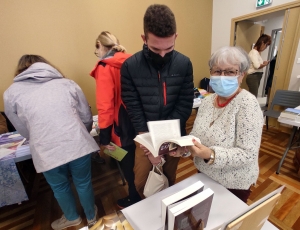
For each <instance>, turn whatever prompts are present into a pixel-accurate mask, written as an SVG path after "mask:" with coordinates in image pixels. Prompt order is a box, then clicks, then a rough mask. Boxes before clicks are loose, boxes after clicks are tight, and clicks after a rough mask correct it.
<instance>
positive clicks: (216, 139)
mask: <svg viewBox="0 0 300 230" xmlns="http://www.w3.org/2000/svg"><path fill="white" fill-rule="evenodd" d="M215 97H216V94H212V95H210V96H207V97H206V98H205V99H204V100H203V101H202V103H201V105H200V107H199V109H198V113H197V117H196V119H195V122H194V126H193V129H192V132H191V134H192V135H194V136H196V137H199V138H200V140H201V143H202V144H203V145H205V146H207V147H209V148H211V149H213V150H214V151H215V161H214V163H213V164H211V165H208V164H206V163H205V162H204V161H203V159H201V158H199V157H194V163H195V166H196V167H197V168H198V169H199V170H200V171H201V172H202V173H205V174H206V175H208V176H209V177H211V178H212V179H214V180H215V181H217V182H219V183H220V184H222V185H223V186H225V187H226V188H229V189H249V187H250V186H251V185H252V184H255V183H256V180H257V178H258V174H259V168H258V152H259V147H260V142H261V134H262V126H263V115H262V111H261V108H260V106H259V104H258V101H257V99H256V98H255V97H254V96H253V95H252V94H250V93H249V92H248V91H246V90H242V91H241V92H240V93H239V94H238V95H237V96H236V97H235V98H234V99H233V100H232V101H231V102H230V103H229V104H228V105H227V106H225V107H224V108H215V107H214V106H213V101H214V99H215ZM212 121H214V123H213V125H212V126H211V127H209V126H210V123H211V122H212Z"/></svg>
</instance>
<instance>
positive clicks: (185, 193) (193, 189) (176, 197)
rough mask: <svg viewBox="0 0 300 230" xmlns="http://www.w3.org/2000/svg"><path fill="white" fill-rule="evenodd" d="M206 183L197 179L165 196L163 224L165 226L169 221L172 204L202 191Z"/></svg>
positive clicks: (162, 205)
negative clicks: (169, 210) (168, 213)
mask: <svg viewBox="0 0 300 230" xmlns="http://www.w3.org/2000/svg"><path fill="white" fill-rule="evenodd" d="M203 188H204V184H203V183H202V182H201V181H197V182H195V183H193V184H191V185H189V186H188V187H186V188H184V189H182V190H180V191H178V192H176V193H174V194H172V195H170V196H168V197H166V198H164V199H163V200H162V201H161V214H162V215H161V216H162V218H161V219H162V225H163V226H165V225H166V224H167V223H168V216H167V209H168V207H171V205H172V204H175V205H176V203H178V202H181V201H183V200H185V199H187V198H189V197H191V196H194V195H196V194H197V193H199V192H202V191H203Z"/></svg>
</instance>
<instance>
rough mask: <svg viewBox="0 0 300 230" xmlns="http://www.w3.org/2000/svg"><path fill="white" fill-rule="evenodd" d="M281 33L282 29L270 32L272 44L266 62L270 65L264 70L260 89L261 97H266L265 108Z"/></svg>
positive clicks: (268, 97)
mask: <svg viewBox="0 0 300 230" xmlns="http://www.w3.org/2000/svg"><path fill="white" fill-rule="evenodd" d="M281 33H282V28H279V29H274V30H272V35H271V37H272V42H271V45H270V48H269V54H268V60H269V61H270V63H269V68H266V72H265V78H264V83H263V88H262V97H265V96H266V97H267V99H266V106H268V104H269V99H270V91H271V87H272V83H273V76H274V70H275V65H276V59H277V51H278V47H279V42H280V36H281Z"/></svg>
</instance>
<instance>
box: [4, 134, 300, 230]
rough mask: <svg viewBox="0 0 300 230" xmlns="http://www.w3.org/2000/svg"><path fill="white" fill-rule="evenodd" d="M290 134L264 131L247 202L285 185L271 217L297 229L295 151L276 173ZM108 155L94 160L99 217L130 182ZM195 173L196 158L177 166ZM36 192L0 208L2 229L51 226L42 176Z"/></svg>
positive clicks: (299, 198)
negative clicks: (102, 161)
mask: <svg viewBox="0 0 300 230" xmlns="http://www.w3.org/2000/svg"><path fill="white" fill-rule="evenodd" d="M288 138H289V135H288V134H286V133H282V132H279V131H277V130H275V129H271V128H270V129H269V130H268V131H266V130H264V131H263V137H262V144H261V148H260V155H259V165H260V175H259V179H258V181H257V184H256V186H255V187H253V188H252V194H251V196H250V199H249V202H248V203H249V204H251V203H252V202H254V201H256V200H257V199H259V198H260V197H262V196H264V195H265V194H267V193H269V192H271V191H273V190H275V189H276V188H278V187H279V186H281V185H286V188H285V189H284V191H283V194H282V196H281V198H280V201H279V203H278V204H277V205H276V206H275V208H274V210H273V212H272V214H271V215H270V218H269V220H270V221H271V222H272V223H273V224H274V225H276V226H277V227H278V228H279V229H284V230H288V229H295V230H296V229H300V178H299V177H298V176H297V175H296V170H295V168H294V166H293V163H292V157H293V154H294V152H293V151H290V152H289V154H288V156H287V159H286V160H285V163H284V165H283V167H282V169H281V173H280V174H279V175H276V173H275V170H276V168H277V166H278V163H279V160H280V158H281V155H282V153H283V152H284V150H285V146H286V144H287V141H288ZM105 158H106V161H107V162H106V164H104V165H103V164H98V163H96V162H93V163H92V175H93V176H92V177H93V179H92V180H93V186H94V192H95V200H96V204H97V206H98V209H99V216H100V217H101V216H103V215H106V214H110V213H112V212H114V211H115V210H119V209H118V208H117V206H116V200H117V199H119V198H123V197H125V196H126V195H127V186H123V185H122V180H121V178H120V174H119V171H118V169H117V166H116V163H115V162H114V161H113V160H110V159H109V158H108V157H105ZM23 167H24V168H23V171H24V169H25V174H26V172H27V171H28V172H27V173H28V174H27V176H28V177H29V183H25V184H26V188H27V189H28V193H30V191H31V188H32V182H33V175H34V173H32V171H31V170H30V169H31V167H30V162H25V163H24V164H23ZM26 169H27V171H26ZM194 173H196V169H195V167H194V165H193V162H192V161H191V160H190V159H181V161H180V164H179V166H178V170H177V182H178V181H181V180H183V179H185V178H187V177H189V176H191V175H192V174H194ZM25 176H26V175H25ZM33 192H34V193H33V197H31V198H30V200H29V201H27V202H24V203H22V204H21V205H17V204H16V205H11V206H6V207H2V208H0V230H8V229H26V230H27V229H28V230H29V229H30V230H31V229H33V230H40V229H41V230H47V229H51V227H50V224H51V222H52V221H54V220H55V219H57V218H59V217H60V216H61V215H62V213H61V211H60V208H59V207H58V204H57V202H56V200H55V198H54V197H53V193H52V191H51V189H50V187H49V186H48V184H47V183H46V181H45V179H44V178H43V177H42V179H41V181H40V183H39V186H38V187H37V188H36V189H33ZM34 194H35V195H34ZM78 210H80V214H81V216H82V217H84V214H83V211H82V209H81V207H80V206H79V204H78ZM85 225H86V220H85V219H84V218H83V222H82V223H81V224H80V225H79V226H76V227H70V228H68V230H75V229H79V228H81V227H83V226H85Z"/></svg>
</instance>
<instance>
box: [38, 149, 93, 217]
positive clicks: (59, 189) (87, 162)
mask: <svg viewBox="0 0 300 230" xmlns="http://www.w3.org/2000/svg"><path fill="white" fill-rule="evenodd" d="M69 173H70V174H71V176H72V179H73V183H74V185H75V187H76V190H77V193H78V196H79V200H80V203H81V206H82V207H83V209H84V212H85V215H86V218H87V219H88V220H91V219H93V218H94V216H95V209H94V203H95V199H94V192H93V187H92V181H91V155H90V154H88V155H86V156H83V157H80V158H78V159H76V160H74V161H71V162H69V163H67V164H64V165H61V166H59V167H56V168H54V169H51V170H49V171H46V172H44V173H43V174H44V176H45V178H46V180H47V182H48V183H49V185H50V186H51V188H52V190H53V192H54V197H55V198H56V200H57V202H58V204H59V206H60V208H61V209H62V211H63V213H64V215H65V217H66V218H67V220H70V221H72V220H75V219H77V218H78V217H79V214H78V212H77V210H76V201H75V198H74V194H73V192H72V189H71V183H70V179H69Z"/></svg>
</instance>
